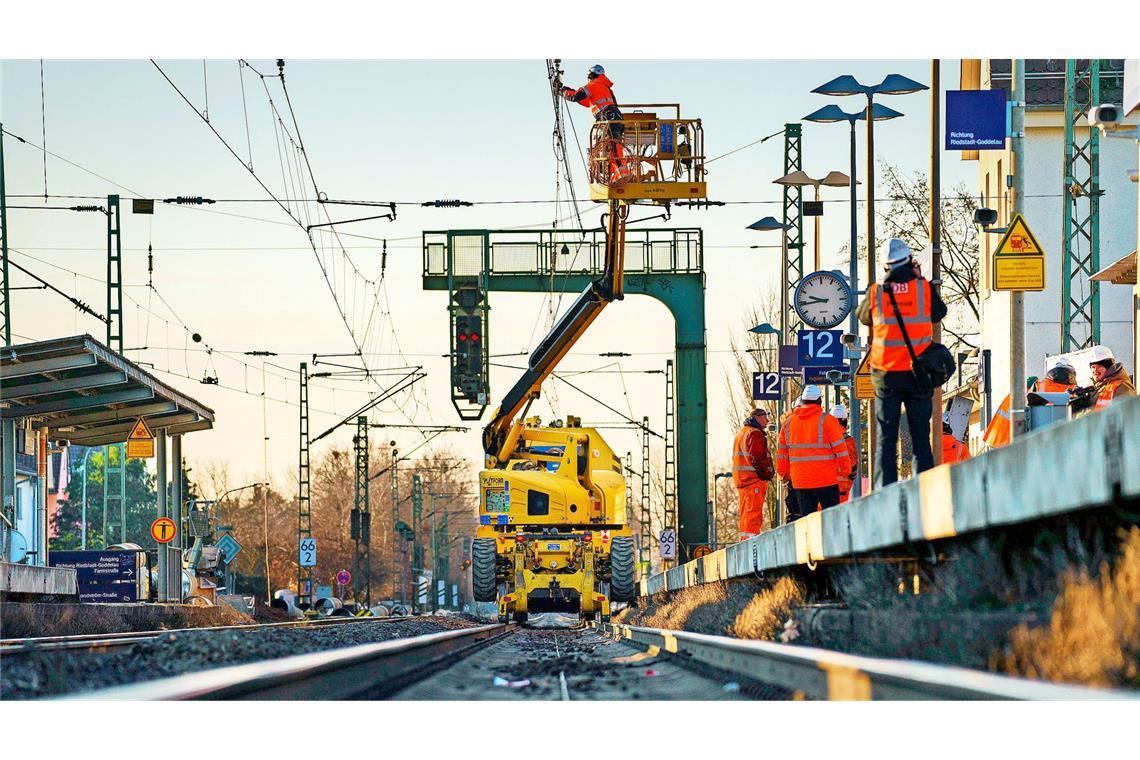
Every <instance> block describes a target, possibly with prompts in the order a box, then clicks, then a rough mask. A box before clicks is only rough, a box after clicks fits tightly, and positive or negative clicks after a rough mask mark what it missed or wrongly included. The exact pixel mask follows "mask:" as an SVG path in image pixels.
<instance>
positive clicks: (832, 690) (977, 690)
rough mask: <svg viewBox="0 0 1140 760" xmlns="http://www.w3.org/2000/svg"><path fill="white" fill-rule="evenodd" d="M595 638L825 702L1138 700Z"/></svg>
mask: <svg viewBox="0 0 1140 760" xmlns="http://www.w3.org/2000/svg"><path fill="white" fill-rule="evenodd" d="M594 625H595V626H597V627H598V629H599V630H601V631H602V632H604V633H606V634H608V635H610V636H612V637H614V638H616V639H620V640H625V641H631V642H634V643H636V644H641V645H644V646H646V647H650V648H656V649H657V650H659V651H661V652H668V653H672V654H679V655H687V656H689V657H691V658H692V659H693V660H696V661H698V662H701V663H703V664H705V665H710V666H712V667H715V668H719V669H720V670H724V671H728V672H730V673H734V674H737V675H742V676H745V677H748V678H751V679H755V680H757V681H761V682H764V683H769V684H774V685H777V686H782V687H784V688H787V689H792V690H795V691H799V692H802V693H803V694H804V695H806V696H809V697H814V698H818V699H828V700H872V699H875V700H903V699H906V700H918V699H947V700H949V699H954V700H967V699H969V700H973V699H985V700H1087V699H1097V700H1109V699H1111V700H1117V699H1140V694H1136V693H1130V692H1123V691H1114V690H1107V689H1092V688H1086V687H1083V686H1066V685H1061V684H1055V683H1048V682H1045V681H1030V680H1027V679H1023V678H1013V677H1009V676H1000V675H995V674H992V673H984V672H982V671H979V670H970V669H968V668H960V667H953V666H949V665H934V664H931V663H925V662H918V661H915V660H891V659H883V658H878V657H863V656H860V655H850V654H844V653H842V652H834V651H831V650H828V649H819V648H816V647H806V646H794V645H791V644H776V643H773V642H768V641H750V640H744V639H734V638H729V637H727V636H710V635H708V634H702V633H689V632H687V631H671V630H662V629H658V628H644V627H639V626H631V625H622V624H612V623H601V624H597V623H595V624H594Z"/></svg>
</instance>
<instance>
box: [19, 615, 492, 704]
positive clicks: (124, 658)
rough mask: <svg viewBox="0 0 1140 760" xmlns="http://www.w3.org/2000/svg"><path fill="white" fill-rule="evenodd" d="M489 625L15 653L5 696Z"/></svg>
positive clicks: (163, 640)
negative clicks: (111, 648) (104, 649)
mask: <svg viewBox="0 0 1140 760" xmlns="http://www.w3.org/2000/svg"><path fill="white" fill-rule="evenodd" d="M483 622H485V621H479V622H476V621H475V619H473V618H471V619H468V618H465V617H461V616H449V617H424V618H418V619H415V620H398V621H391V622H389V621H385V620H383V619H377V620H369V621H361V622H354V623H343V624H340V625H335V626H328V627H323V628H312V629H300V628H286V629H277V630H274V629H263V630H254V631H209V630H193V629H188V630H181V631H171V632H170V633H165V634H163V635H162V636H160V637H158V638H156V639H154V640H152V641H147V642H144V643H140V644H135V645H133V646H130V647H127V648H125V649H116V650H111V651H108V652H104V653H99V652H81V651H73V652H58V651H57V652H39V653H28V654H13V655H8V656H5V657H4V658H3V659H2V660H0V698H2V699H33V698H37V697H46V696H52V695H58V694H66V693H69V692H77V691H89V690H92V689H99V688H103V687H106V686H116V685H119V684H126V683H135V682H137V681H149V680H153V679H156V678H165V677H167V676H175V675H181V674H183V673H192V672H197V671H200V670H206V669H209V668H217V667H221V666H223V665H237V664H240V663H245V662H253V661H257V660H268V659H274V658H278V657H287V656H290V655H295V654H304V653H306V652H316V651H320V650H326V649H338V648H341V647H350V646H355V645H358V644H369V643H372V642H376V641H388V640H390V639H398V638H406V637H409V636H420V635H422V634H426V633H438V632H440V631H446V630H452V629H456V628H469V627H472V626H475V625H480V624H482V623H483Z"/></svg>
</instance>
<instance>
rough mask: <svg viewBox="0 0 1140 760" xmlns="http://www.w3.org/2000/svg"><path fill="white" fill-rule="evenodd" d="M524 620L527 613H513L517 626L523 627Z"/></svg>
mask: <svg viewBox="0 0 1140 760" xmlns="http://www.w3.org/2000/svg"><path fill="white" fill-rule="evenodd" d="M526 619H527V613H525V612H516V613H515V622H516V623H518V624H519V625H525V624H526Z"/></svg>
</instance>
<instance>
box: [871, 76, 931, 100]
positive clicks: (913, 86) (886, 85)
mask: <svg viewBox="0 0 1140 760" xmlns="http://www.w3.org/2000/svg"><path fill="white" fill-rule="evenodd" d="M929 89H930V88H929V87H927V86H926V85H924V84H923V83H922V82H916V81H914V80H913V79H911V78H910V77H904V76H903V75H902V74H887V76H886V78H884V79H883V81H882V82H879V83H878V84H877V85H875V87H874V90H875V92H881V93H882V94H884V95H906V94H908V93H911V92H921V91H922V90H929Z"/></svg>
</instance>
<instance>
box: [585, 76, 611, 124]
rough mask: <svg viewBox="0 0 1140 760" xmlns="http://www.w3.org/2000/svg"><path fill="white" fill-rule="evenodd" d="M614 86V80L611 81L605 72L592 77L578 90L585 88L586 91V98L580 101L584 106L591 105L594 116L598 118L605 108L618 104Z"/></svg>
mask: <svg viewBox="0 0 1140 760" xmlns="http://www.w3.org/2000/svg"><path fill="white" fill-rule="evenodd" d="M612 86H613V82H611V81H610V79H609V77H607V76H606V75H605V74H603V75H602V76H600V77H597V78H595V79H591V80H590V81H589V82H586V84H585V85H583V86H582V88H581V89H580V90H578V92H582V91H583V90H585V92H586V98H585V99H584V100H579V101H578V102H579V103H581V104H582V105H584V106H589V108H590V110H591V111H593V113H594V117H595V118H597V117H598V116H599V115H600V114H601V112H602V111H604V110H605V109H607V108H609V107H610V106H616V105H617V98H615V97H614V91H613V89H612Z"/></svg>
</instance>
